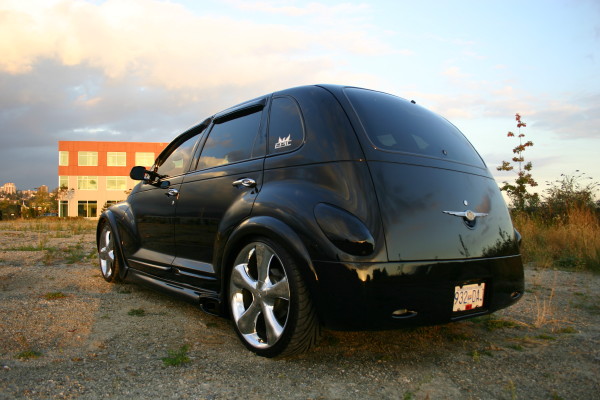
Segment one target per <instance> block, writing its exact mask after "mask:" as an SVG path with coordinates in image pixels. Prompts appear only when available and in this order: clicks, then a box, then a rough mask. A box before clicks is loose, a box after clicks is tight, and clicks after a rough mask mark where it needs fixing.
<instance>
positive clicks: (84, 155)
mask: <svg viewBox="0 0 600 400" xmlns="http://www.w3.org/2000/svg"><path fill="white" fill-rule="evenodd" d="M77 165H78V166H80V167H97V166H98V152H97V151H79V152H77Z"/></svg>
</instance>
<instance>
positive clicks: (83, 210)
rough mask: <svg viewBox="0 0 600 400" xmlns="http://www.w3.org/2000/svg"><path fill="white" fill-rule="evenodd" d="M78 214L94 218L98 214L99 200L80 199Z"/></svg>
mask: <svg viewBox="0 0 600 400" xmlns="http://www.w3.org/2000/svg"><path fill="white" fill-rule="evenodd" d="M77 216H78V217H88V218H94V217H97V216H98V202H97V201H95V200H93V201H91V200H90V201H89V200H80V201H78V202H77Z"/></svg>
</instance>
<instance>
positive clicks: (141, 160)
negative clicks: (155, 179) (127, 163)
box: [135, 151, 156, 168]
mask: <svg viewBox="0 0 600 400" xmlns="http://www.w3.org/2000/svg"><path fill="white" fill-rule="evenodd" d="M155 159H156V157H155V156H154V153H153V152H150V151H146V152H143V151H141V152H136V153H135V165H138V166H142V167H146V168H148V167H151V166H152V165H153V164H154V160H155ZM148 161H150V163H148Z"/></svg>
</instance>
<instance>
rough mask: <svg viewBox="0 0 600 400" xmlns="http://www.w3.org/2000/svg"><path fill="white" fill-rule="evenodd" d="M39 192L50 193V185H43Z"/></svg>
mask: <svg viewBox="0 0 600 400" xmlns="http://www.w3.org/2000/svg"><path fill="white" fill-rule="evenodd" d="M38 192H39V193H48V186H46V185H42V186H40V187H39V188H38Z"/></svg>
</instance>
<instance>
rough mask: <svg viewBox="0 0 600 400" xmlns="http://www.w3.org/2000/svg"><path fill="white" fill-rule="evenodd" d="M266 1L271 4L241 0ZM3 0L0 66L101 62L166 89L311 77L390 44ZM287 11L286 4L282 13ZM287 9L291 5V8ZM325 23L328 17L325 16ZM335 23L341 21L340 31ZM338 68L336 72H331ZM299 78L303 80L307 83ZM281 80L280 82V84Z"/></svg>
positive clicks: (143, 2)
mask: <svg viewBox="0 0 600 400" xmlns="http://www.w3.org/2000/svg"><path fill="white" fill-rule="evenodd" d="M241 4H246V5H245V7H251V8H254V9H258V10H260V9H270V8H269V7H271V8H273V6H270V5H269V4H270V3H241ZM27 5H28V6H29V7H25V6H23V5H22V4H21V2H18V1H17V2H8V3H5V5H4V7H3V10H4V11H2V14H0V15H1V16H0V18H1V21H2V23H1V24H0V54H3V57H1V58H0V70H4V71H6V72H9V73H12V74H22V73H28V72H30V71H31V70H32V68H34V66H35V64H36V62H38V61H39V60H40V59H48V58H50V59H57V60H59V61H60V62H61V63H63V64H64V65H68V66H74V65H82V64H85V65H89V66H92V67H94V68H100V69H101V70H102V71H103V72H104V74H105V75H106V76H108V77H109V78H111V79H118V78H122V77H124V76H127V75H133V76H136V77H137V78H138V79H139V80H140V83H141V84H146V85H160V86H163V87H167V88H184V87H187V88H189V87H202V88H211V87H218V86H222V85H233V86H248V85H253V84H254V85H256V84H263V85H264V84H265V83H266V84H267V86H269V84H271V83H277V84H283V85H284V86H285V85H287V84H301V83H312V79H311V78H312V77H317V76H319V75H321V74H322V72H323V70H332V69H336V68H337V67H339V66H340V65H342V63H341V62H339V61H338V60H337V58H336V55H339V54H340V53H347V54H355V55H359V56H365V55H367V56H368V55H374V54H382V53H389V54H391V53H399V54H410V53H409V51H408V50H405V49H401V50H396V49H393V48H390V47H389V46H387V45H386V44H385V43H383V42H382V41H380V40H377V39H376V38H374V37H373V36H372V35H371V34H370V33H369V32H367V31H366V30H364V29H361V28H360V27H357V26H354V27H353V29H349V27H348V26H346V27H344V26H345V25H335V26H333V27H331V26H327V28H324V26H320V25H319V26H318V29H312V30H309V31H307V30H306V29H304V30H303V29H302V28H301V27H293V26H285V25H283V24H264V23H257V22H253V21H249V20H240V19H233V18H231V17H227V16H219V17H216V16H214V15H196V14H193V13H192V12H191V11H189V10H187V9H185V8H184V7H182V6H180V5H177V4H173V3H168V2H161V1H155V0H107V1H106V2H102V3H100V4H92V3H86V2H81V1H75V0H65V1H61V2H45V1H41V2H40V1H33V2H27ZM366 8H368V6H366V5H358V6H354V5H349V4H341V5H336V6H325V5H322V4H320V3H309V4H308V5H306V6H302V7H300V8H298V7H292V8H291V9H289V10H288V8H286V7H283V8H281V7H279V8H278V7H275V8H273V12H288V13H291V14H301V15H315V16H316V15H318V16H320V17H323V16H324V15H334V14H336V13H344V14H346V15H357V16H358V15H359V14H358V12H359V11H362V10H364V9H366ZM286 10H287V11H286ZM294 10H295V11H294ZM330 25H331V24H330ZM340 26H341V27H342V28H344V29H340ZM339 72H340V74H338V76H340V75H343V72H341V71H339ZM307 81H308V82H307ZM283 82H286V83H283Z"/></svg>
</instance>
